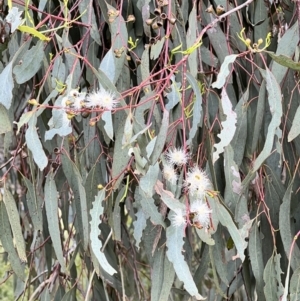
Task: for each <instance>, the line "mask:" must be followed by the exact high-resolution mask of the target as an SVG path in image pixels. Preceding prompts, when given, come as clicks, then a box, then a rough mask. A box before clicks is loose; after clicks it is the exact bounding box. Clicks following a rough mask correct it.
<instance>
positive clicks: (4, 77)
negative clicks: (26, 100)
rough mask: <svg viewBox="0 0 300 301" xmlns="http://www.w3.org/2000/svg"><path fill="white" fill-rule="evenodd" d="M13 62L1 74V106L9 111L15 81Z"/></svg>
mask: <svg viewBox="0 0 300 301" xmlns="http://www.w3.org/2000/svg"><path fill="white" fill-rule="evenodd" d="M12 68H13V62H10V63H8V64H7V65H6V67H5V68H4V70H3V71H2V72H1V74H0V104H3V105H4V106H5V108H6V109H7V110H8V109H9V108H10V106H11V102H12V97H13V94H12V90H13V88H14V81H13V77H12Z"/></svg>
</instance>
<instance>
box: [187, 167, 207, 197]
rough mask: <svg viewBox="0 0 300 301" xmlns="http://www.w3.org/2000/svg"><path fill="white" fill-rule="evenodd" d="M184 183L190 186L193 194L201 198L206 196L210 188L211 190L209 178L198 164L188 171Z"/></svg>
mask: <svg viewBox="0 0 300 301" xmlns="http://www.w3.org/2000/svg"><path fill="white" fill-rule="evenodd" d="M184 185H185V187H187V188H188V190H189V192H190V193H191V195H195V196H197V197H198V198H200V199H201V198H203V197H204V196H205V194H206V192H207V191H208V190H211V183H210V180H209V178H208V177H207V175H206V173H205V172H204V171H202V170H200V169H199V167H197V166H196V167H194V168H192V169H190V170H189V171H188V173H187V176H186V179H185V183H184Z"/></svg>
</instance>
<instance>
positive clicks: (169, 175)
mask: <svg viewBox="0 0 300 301" xmlns="http://www.w3.org/2000/svg"><path fill="white" fill-rule="evenodd" d="M163 177H164V178H165V179H166V180H167V181H169V182H170V183H171V184H176V182H177V180H178V175H177V173H176V171H175V170H174V167H173V166H171V165H169V164H165V165H164V169H163Z"/></svg>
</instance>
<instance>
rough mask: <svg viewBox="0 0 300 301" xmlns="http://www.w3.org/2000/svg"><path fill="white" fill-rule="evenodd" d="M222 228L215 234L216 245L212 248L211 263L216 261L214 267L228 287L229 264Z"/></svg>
mask: <svg viewBox="0 0 300 301" xmlns="http://www.w3.org/2000/svg"><path fill="white" fill-rule="evenodd" d="M221 229H222V227H218V230H217V231H216V232H215V233H214V241H215V244H214V246H213V247H210V248H209V249H210V252H209V253H210V257H211V262H212V260H214V265H215V268H216V271H217V273H218V275H219V277H220V278H221V280H222V281H223V283H224V284H225V285H226V286H228V284H229V281H228V278H227V262H226V256H225V241H224V237H223V233H222V231H221Z"/></svg>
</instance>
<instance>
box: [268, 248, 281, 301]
mask: <svg viewBox="0 0 300 301" xmlns="http://www.w3.org/2000/svg"><path fill="white" fill-rule="evenodd" d="M280 257H281V256H280V254H275V255H272V256H271V257H270V258H269V260H268V262H267V264H266V266H265V269H264V281H265V284H266V285H265V286H264V293H265V297H266V300H267V301H274V300H279V298H280V297H281V296H282V293H283V289H282V284H281V279H280V277H279V278H278V269H279V270H280V266H279V267H278V263H279V261H280ZM279 274H280V273H279ZM279 276H280V275H279ZM278 280H279V281H280V282H279V283H280V285H278Z"/></svg>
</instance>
